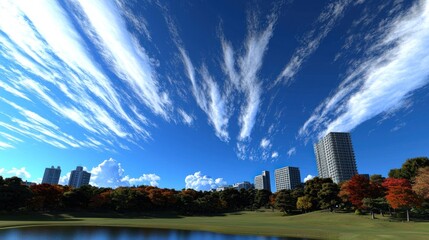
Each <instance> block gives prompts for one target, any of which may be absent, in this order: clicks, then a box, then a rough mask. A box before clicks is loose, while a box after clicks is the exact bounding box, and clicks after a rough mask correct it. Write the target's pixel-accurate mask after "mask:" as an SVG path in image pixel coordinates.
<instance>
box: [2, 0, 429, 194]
mask: <svg viewBox="0 0 429 240" xmlns="http://www.w3.org/2000/svg"><path fill="white" fill-rule="evenodd" d="M0 16H2V17H1V18H0V53H1V54H0V175H4V176H12V175H18V176H20V177H22V178H23V179H25V180H29V181H36V182H39V181H40V179H41V177H42V175H43V171H44V168H45V167H49V166H51V165H55V166H57V165H59V166H61V168H62V173H61V175H62V178H61V182H62V183H66V182H67V178H68V176H67V174H68V173H69V172H70V171H71V170H73V169H74V168H75V167H76V166H77V165H81V166H84V167H86V169H87V170H88V171H90V172H91V173H92V178H91V183H92V184H94V185H97V186H111V187H116V186H128V185H138V184H151V185H157V186H160V187H167V188H176V189H182V188H184V187H189V188H195V189H210V188H213V187H216V186H219V185H223V184H233V183H235V182H240V181H246V180H247V181H251V182H253V178H254V176H255V175H257V174H260V173H261V171H262V170H269V171H271V172H272V173H273V172H274V169H276V168H280V167H283V166H296V167H299V168H300V170H301V177H302V179H303V180H304V178H310V177H311V176H316V175H317V168H316V163H315V156H314V152H313V143H314V142H315V141H317V140H318V139H319V138H320V137H321V136H323V135H324V134H326V133H327V132H330V131H350V132H351V133H352V141H353V144H354V148H355V154H356V159H357V165H358V171H359V172H360V173H369V174H382V175H386V174H387V172H388V171H389V169H391V168H396V167H399V166H400V165H401V164H402V163H403V162H404V161H405V159H407V158H410V157H416V156H427V155H429V148H428V146H429V137H428V136H429V127H428V124H427V121H428V120H427V119H428V117H429V112H428V108H427V106H428V104H429V91H428V90H429V89H428V86H427V85H428V83H429V67H428V66H429V3H428V1H385V2H380V1H369V0H361V1H352V0H336V1H335V0H333V1H310V0H309V1H277V2H268V1H251V2H249V1H168V2H164V1H122V0H117V1H1V2H0ZM272 185H273V186H274V182H273V180H272Z"/></svg>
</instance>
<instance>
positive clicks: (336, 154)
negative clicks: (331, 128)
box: [314, 132, 358, 183]
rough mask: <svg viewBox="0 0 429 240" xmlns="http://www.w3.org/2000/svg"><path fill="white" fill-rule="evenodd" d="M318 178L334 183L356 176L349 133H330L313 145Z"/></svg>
mask: <svg viewBox="0 0 429 240" xmlns="http://www.w3.org/2000/svg"><path fill="white" fill-rule="evenodd" d="M314 153H315V154H316V162H317V170H318V172H319V177H321V178H331V179H332V181H334V182H335V183H340V182H342V181H346V180H349V179H350V178H352V177H353V176H354V175H356V174H358V172H357V167H356V159H355V154H354V151H353V145H352V140H351V137H350V133H345V132H331V133H329V134H327V135H326V136H325V137H324V138H322V139H321V140H320V141H319V142H318V143H316V144H314Z"/></svg>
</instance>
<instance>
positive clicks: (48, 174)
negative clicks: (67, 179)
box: [42, 166, 61, 185]
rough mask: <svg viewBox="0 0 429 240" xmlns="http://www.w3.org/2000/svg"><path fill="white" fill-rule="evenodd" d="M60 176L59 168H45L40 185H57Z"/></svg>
mask: <svg viewBox="0 0 429 240" xmlns="http://www.w3.org/2000/svg"><path fill="white" fill-rule="evenodd" d="M60 175H61V168H60V166H58V167H57V168H55V167H54V166H52V167H50V168H45V173H44V174H43V179H42V183H47V184H52V185H55V184H58V182H59V180H60Z"/></svg>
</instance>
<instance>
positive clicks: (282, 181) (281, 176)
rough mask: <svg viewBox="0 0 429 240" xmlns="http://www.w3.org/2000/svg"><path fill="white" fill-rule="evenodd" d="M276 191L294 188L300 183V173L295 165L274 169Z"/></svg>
mask: <svg viewBox="0 0 429 240" xmlns="http://www.w3.org/2000/svg"><path fill="white" fill-rule="evenodd" d="M274 176H275V178H276V191H277V192H278V191H280V190H283V189H287V190H291V189H295V188H296V187H297V186H298V185H300V184H301V174H300V172H299V168H297V167H283V168H279V169H276V170H275V171H274Z"/></svg>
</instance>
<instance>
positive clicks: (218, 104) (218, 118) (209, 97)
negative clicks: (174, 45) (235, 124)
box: [179, 46, 229, 141]
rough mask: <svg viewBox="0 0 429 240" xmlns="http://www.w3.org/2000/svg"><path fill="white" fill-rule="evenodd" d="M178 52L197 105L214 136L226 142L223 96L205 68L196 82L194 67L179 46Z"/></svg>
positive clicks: (226, 120)
mask: <svg viewBox="0 0 429 240" xmlns="http://www.w3.org/2000/svg"><path fill="white" fill-rule="evenodd" d="M179 51H180V54H181V58H182V61H183V65H184V66H185V71H186V75H187V77H188V79H189V80H190V82H191V89H192V94H193V95H194V98H195V101H196V103H197V105H198V106H199V107H200V108H201V110H203V111H204V112H205V113H206V115H207V117H208V119H209V122H210V124H211V125H212V126H213V127H214V129H215V133H216V136H217V137H219V138H220V139H221V140H223V141H228V140H229V134H228V131H227V127H228V120H229V119H228V112H227V109H226V103H225V96H224V95H222V93H221V91H220V89H219V86H218V84H217V83H216V82H215V81H214V80H213V77H212V76H211V75H210V74H209V72H208V70H207V68H206V67H205V66H203V67H202V69H201V73H200V76H201V79H202V81H200V82H198V80H197V76H196V71H195V68H194V65H193V63H192V61H191V59H190V58H189V56H188V54H187V52H186V51H185V50H184V48H182V47H181V46H179Z"/></svg>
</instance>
